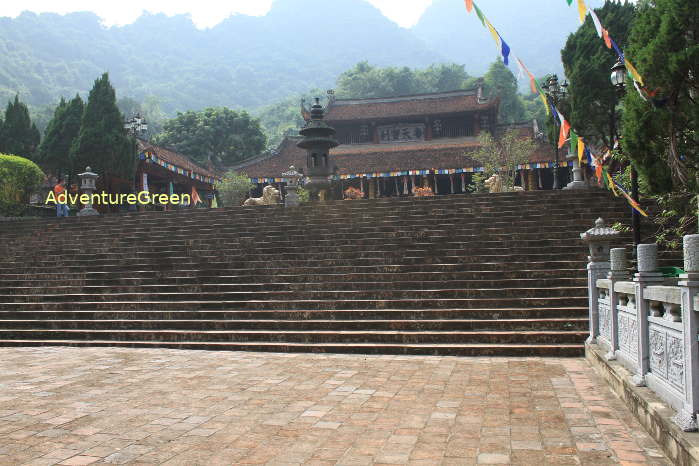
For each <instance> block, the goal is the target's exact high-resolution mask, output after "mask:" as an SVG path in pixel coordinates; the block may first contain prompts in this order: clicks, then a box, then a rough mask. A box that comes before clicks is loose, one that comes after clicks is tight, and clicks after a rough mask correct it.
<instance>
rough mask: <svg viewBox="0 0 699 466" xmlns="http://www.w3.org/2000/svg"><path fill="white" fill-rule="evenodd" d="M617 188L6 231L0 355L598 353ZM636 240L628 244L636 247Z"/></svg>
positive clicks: (41, 223) (0, 261)
mask: <svg viewBox="0 0 699 466" xmlns="http://www.w3.org/2000/svg"><path fill="white" fill-rule="evenodd" d="M599 216H602V217H604V218H605V219H607V220H621V219H624V220H627V217H628V208H627V207H626V205H625V204H624V203H623V202H622V201H619V200H618V199H614V198H612V197H610V196H609V195H608V194H606V193H604V192H588V193H584V194H581V193H579V192H575V193H571V192H527V193H510V194H499V195H463V196H440V197H435V198H421V199H414V198H406V199H380V200H374V201H342V202H329V203H326V204H320V205H319V204H316V205H307V206H302V207H299V208H295V209H283V208H281V207H278V206H269V207H253V208H230V209H219V210H197V211H180V212H162V213H141V214H129V215H119V216H105V217H100V218H69V219H51V220H27V221H17V222H3V223H0V238H1V239H2V242H1V243H2V244H0V252H1V253H2V254H1V255H0V346H37V345H71V346H128V347H170V348H188V349H211V350H252V351H283V352H285V351H306V352H338V353H339V352H342V353H347V352H355V353H367V354H368V353H380V354H439V355H463V356H466V355H469V356H470V355H503V356H504V355H523V356H524V355H540V356H574V355H575V356H577V355H582V354H583V342H584V340H585V338H586V336H587V289H586V283H587V280H586V277H587V275H586V270H585V266H586V256H587V252H586V247H585V246H584V245H583V244H582V243H581V242H580V240H579V234H580V233H581V232H582V231H585V230H586V229H588V228H590V227H591V226H592V224H593V223H594V220H595V219H596V218H597V217H599ZM626 239H628V238H626Z"/></svg>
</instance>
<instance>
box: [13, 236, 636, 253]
mask: <svg viewBox="0 0 699 466" xmlns="http://www.w3.org/2000/svg"><path fill="white" fill-rule="evenodd" d="M469 238H470V239H469V240H467V241H454V240H451V239H444V240H441V239H439V238H436V241H434V242H433V241H432V238H427V239H422V240H420V239H417V238H415V237H405V238H359V239H356V240H337V239H336V240H330V239H326V240H320V241H311V240H305V239H303V240H302V239H299V240H297V241H264V240H263V239H264V238H260V239H255V240H246V241H241V240H240V239H237V240H235V241H217V242H215V243H214V242H211V241H206V240H201V239H191V240H188V241H186V242H183V241H168V240H163V241H150V242H149V241H142V242H140V243H138V244H129V243H125V244H122V243H115V244H100V243H93V244H91V245H90V247H89V248H84V247H81V246H80V245H71V246H66V247H64V248H61V250H60V253H61V254H60V256H68V255H69V256H73V257H75V256H78V255H80V256H82V255H105V256H113V257H117V256H118V255H119V254H122V255H144V254H147V255H152V256H157V255H159V254H167V253H180V252H181V251H182V248H186V249H187V250H201V251H212V250H215V251H227V250H236V249H241V248H244V249H245V250H246V251H248V252H250V253H257V252H263V253H267V254H281V253H285V252H295V251H300V250H303V251H308V250H309V249H313V250H315V251H317V252H332V251H356V250H357V249H366V250H386V249H395V248H406V247H412V248H416V249H429V250H436V249H444V250H458V251H465V250H470V251H486V250H488V251H493V250H503V249H505V250H506V249H516V250H518V251H520V252H528V251H530V250H539V251H540V250H542V249H545V250H549V249H552V248H570V249H575V253H576V254H577V253H579V251H580V245H579V244H576V243H575V242H574V241H566V240H569V238H560V239H553V238H548V239H541V238H538V239H537V238H529V239H516V238H512V236H511V235H505V236H502V237H494V236H492V235H489V236H488V237H486V238H482V237H480V236H471V237H469ZM629 238H630V237H629ZM622 239H625V238H623V237H622ZM561 240H563V241H561ZM12 252H13V254H12V255H18V253H21V256H22V257H26V258H30V257H31V258H39V257H44V258H50V257H55V256H57V255H59V254H55V253H54V254H52V253H51V252H50V251H45V250H43V249H37V248H25V249H18V248H14V249H12Z"/></svg>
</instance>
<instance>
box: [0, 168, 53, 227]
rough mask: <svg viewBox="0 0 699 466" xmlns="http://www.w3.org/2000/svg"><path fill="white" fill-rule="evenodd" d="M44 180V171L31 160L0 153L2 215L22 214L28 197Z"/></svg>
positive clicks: (0, 210)
mask: <svg viewBox="0 0 699 466" xmlns="http://www.w3.org/2000/svg"><path fill="white" fill-rule="evenodd" d="M43 180H44V173H43V172H42V171H41V169H40V168H39V167H38V166H37V165H36V164H35V163H34V162H32V161H31V160H28V159H25V158H23V157H18V156H16V155H5V154H0V216H7V217H15V216H21V215H22V214H23V212H24V206H25V204H26V203H27V200H28V199H27V197H28V196H29V193H31V192H32V191H33V190H34V189H36V188H37V187H39V185H40V184H41V183H42V182H43Z"/></svg>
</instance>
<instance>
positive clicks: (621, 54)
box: [609, 37, 626, 63]
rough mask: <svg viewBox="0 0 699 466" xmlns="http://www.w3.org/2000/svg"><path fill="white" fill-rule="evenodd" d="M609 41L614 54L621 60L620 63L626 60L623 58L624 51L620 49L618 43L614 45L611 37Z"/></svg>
mask: <svg viewBox="0 0 699 466" xmlns="http://www.w3.org/2000/svg"><path fill="white" fill-rule="evenodd" d="M609 42H611V43H612V48H613V49H614V51H615V52H616V54H617V55H618V56H619V60H621V62H622V63H625V62H626V59H625V58H624V52H622V51H621V49H620V48H619V46H618V45H616V42H614V39H612V38H611V37H610V38H609Z"/></svg>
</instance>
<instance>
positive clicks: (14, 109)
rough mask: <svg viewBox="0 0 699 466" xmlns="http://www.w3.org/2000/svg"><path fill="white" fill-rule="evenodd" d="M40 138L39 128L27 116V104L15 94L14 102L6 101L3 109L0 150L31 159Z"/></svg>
mask: <svg viewBox="0 0 699 466" xmlns="http://www.w3.org/2000/svg"><path fill="white" fill-rule="evenodd" d="M40 139H41V135H40V134H39V130H38V129H37V128H36V125H35V124H34V123H32V120H31V118H29V110H28V109H27V106H26V105H25V104H24V103H23V102H20V101H19V96H17V95H16V96H15V100H14V102H12V101H10V102H8V103H7V108H6V110H5V120H4V122H3V124H2V130H1V131H0V152H5V153H7V154H14V155H19V156H21V157H25V158H28V159H32V158H33V157H34V153H35V152H36V149H37V147H38V146H39V141H40Z"/></svg>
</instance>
